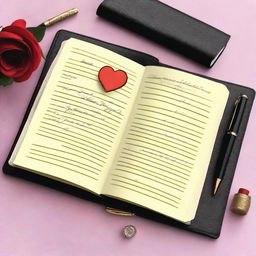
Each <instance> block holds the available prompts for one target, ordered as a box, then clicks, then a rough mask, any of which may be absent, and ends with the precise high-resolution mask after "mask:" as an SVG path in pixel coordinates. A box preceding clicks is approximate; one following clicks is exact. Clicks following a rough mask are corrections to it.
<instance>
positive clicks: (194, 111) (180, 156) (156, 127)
mask: <svg viewBox="0 0 256 256" xmlns="http://www.w3.org/2000/svg"><path fill="white" fill-rule="evenodd" d="M106 65H108V66H112V67H113V68H114V69H122V70H124V71H125V72H127V74H128V83H127V84H126V85H125V86H124V87H122V88H120V89H118V90H116V91H113V92H108V93H106V92H105V91H104V90H103V88H102V86H101V85H100V83H99V81H98V79H97V74H98V71H99V70H100V69H101V68H102V67H103V66H106ZM228 95H229V92H228V90H227V88H226V86H225V85H223V84H221V83H216V82H213V81H210V80H207V79H205V78H201V77H198V76H195V75H192V74H188V73H185V72H182V71H177V70H175V69H171V68H166V67H158V66H146V67H144V66H142V65H140V64H138V63H136V62H134V61H132V60H130V59H128V58H125V57H123V56H121V55H119V54H117V53H114V52H112V51H110V50H107V49H105V48H103V47H100V46H97V45H94V44H91V43H88V42H84V41H81V40H78V39H69V40H66V41H64V42H63V43H62V46H61V49H60V51H59V52H58V55H57V57H56V58H55V60H54V62H53V63H52V65H51V68H50V70H49V71H48V74H47V76H46V78H45V80H44V82H43V85H42V87H41V91H40V93H39V94H38V97H37V99H36V102H35V104H34V106H33V109H32V111H31V113H30V116H29V118H28V120H27V122H26V125H25V128H24V129H23V131H22V134H21V136H20V139H19V141H18V143H17V145H16V147H15V150H14V152H13V154H12V156H11V159H10V161H9V163H10V164H11V165H12V166H15V167H20V168H22V169H26V170H29V171H31V172H35V173H39V174H41V175H45V176H47V177H50V178H52V179H57V180H60V181H62V182H65V183H68V184H72V185H74V186H78V187H80V188H83V189H85V190H89V191H91V192H92V193H95V194H97V195H105V196H109V197H113V198H118V199H120V200H123V201H127V202H130V203H132V204H136V205H139V206H141V207H145V208H148V209H151V210H153V211H156V212H158V213H161V214H163V215H166V216H168V217H171V218H174V219H176V220H179V221H181V222H190V221H191V220H192V219H194V217H195V213H196V209H197V206H198V202H199V198H200V195H201V191H202V187H203V184H204V180H205V177H206V173H207V169H208V165H209V162H210V158H211V154H212V150H213V146H214V142H215V138H216V135H217V131H218V128H219V124H220V121H221V118H222V116H223V112H224V109H225V106H226V102H227V99H228Z"/></svg>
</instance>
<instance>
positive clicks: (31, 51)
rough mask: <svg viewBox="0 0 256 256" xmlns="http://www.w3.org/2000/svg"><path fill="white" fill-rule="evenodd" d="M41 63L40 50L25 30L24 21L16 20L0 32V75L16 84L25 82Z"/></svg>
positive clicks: (29, 33) (32, 37) (31, 35)
mask: <svg viewBox="0 0 256 256" xmlns="http://www.w3.org/2000/svg"><path fill="white" fill-rule="evenodd" d="M40 61H41V48H40V46H39V44H38V42H37V41H36V39H35V37H34V35H33V34H32V33H31V32H29V31H28V30H27V29H26V22H25V20H16V21H15V22H13V23H12V24H11V25H10V26H8V27H5V28H3V30H2V31H1V32H0V74H2V75H5V76H7V77H11V78H13V79H14V80H15V81H16V82H22V81H25V80H27V79H28V78H29V77H30V76H31V74H32V72H33V71H34V70H35V69H36V68H37V67H38V65H39V63H40Z"/></svg>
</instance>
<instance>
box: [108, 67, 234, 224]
mask: <svg viewBox="0 0 256 256" xmlns="http://www.w3.org/2000/svg"><path fill="white" fill-rule="evenodd" d="M228 94H229V92H228V90H227V88H226V87H225V86H224V85H222V84H219V83H216V82H213V81H210V80H207V79H204V78H200V77H198V76H194V75H191V74H188V73H185V72H182V71H177V70H174V69H170V68H163V67H153V66H149V67H146V71H145V74H144V79H143V84H142V88H141V90H140V92H139V94H138V98H137V101H136V105H135V107H134V110H133V117H132V118H131V120H130V122H129V123H130V124H129V127H128V129H127V130H128V131H127V133H126V134H125V136H124V139H123V141H122V144H121V147H120V150H119V151H120V153H119V155H118V156H117V158H116V161H115V165H114V168H113V171H112V172H111V175H110V176H109V179H108V181H107V182H106V185H105V188H104V191H103V193H104V194H106V195H109V196H113V197H116V198H121V199H122V200H126V201H129V202H132V203H134V204H137V205H141V206H144V207H146V208H149V209H152V210H154V211H157V212H160V213H162V214H164V215H167V216H169V217H172V218H175V219H178V220H180V221H183V222H188V221H191V220H192V219H193V218H194V216H195V212H196V209H197V205H198V201H199V198H200V195H201V191H202V187H203V184H204V180H205V176H206V172H207V169H208V165H209V161H210V157H211V154H212V149H213V146H214V142H215V138H216V135H217V131H218V127H219V124H220V121H221V118H222V115H223V112H224V109H225V106H226V102H227V99H228Z"/></svg>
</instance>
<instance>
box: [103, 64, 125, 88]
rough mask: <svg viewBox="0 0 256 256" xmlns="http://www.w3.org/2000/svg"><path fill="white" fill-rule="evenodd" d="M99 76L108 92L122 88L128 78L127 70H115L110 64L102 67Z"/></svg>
mask: <svg viewBox="0 0 256 256" xmlns="http://www.w3.org/2000/svg"><path fill="white" fill-rule="evenodd" d="M98 77H99V80H100V82H101V84H102V86H103V88H104V90H105V91H106V92H110V91H113V90H116V89H118V88H121V87H122V86H124V85H125V84H126V82H127V80H128V77H127V74H126V72H124V71H123V70H117V71H115V70H114V69H113V68H111V67H109V66H105V67H103V68H101V70H100V71H99V74H98Z"/></svg>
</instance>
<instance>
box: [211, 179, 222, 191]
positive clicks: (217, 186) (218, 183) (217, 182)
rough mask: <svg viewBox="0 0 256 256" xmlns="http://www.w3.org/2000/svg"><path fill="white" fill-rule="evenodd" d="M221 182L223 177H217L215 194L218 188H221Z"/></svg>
mask: <svg viewBox="0 0 256 256" xmlns="http://www.w3.org/2000/svg"><path fill="white" fill-rule="evenodd" d="M220 183H221V179H220V178H217V179H216V183H215V188H214V192H213V195H215V194H216V192H217V190H218V188H219V185H220Z"/></svg>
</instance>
